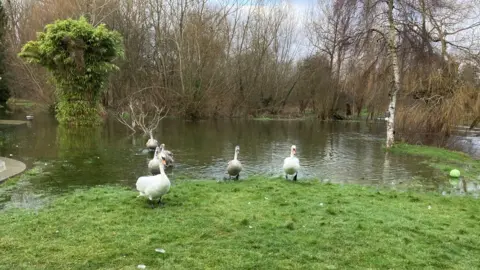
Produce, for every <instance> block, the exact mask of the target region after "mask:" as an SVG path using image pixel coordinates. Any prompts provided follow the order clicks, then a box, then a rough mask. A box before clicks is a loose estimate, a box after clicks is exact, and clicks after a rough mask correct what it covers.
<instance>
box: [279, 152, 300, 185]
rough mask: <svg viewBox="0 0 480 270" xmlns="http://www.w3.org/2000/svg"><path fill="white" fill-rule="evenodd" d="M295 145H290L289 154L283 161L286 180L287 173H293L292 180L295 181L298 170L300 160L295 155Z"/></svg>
mask: <svg viewBox="0 0 480 270" xmlns="http://www.w3.org/2000/svg"><path fill="white" fill-rule="evenodd" d="M296 155H297V147H296V146H295V145H292V147H291V149H290V156H289V157H287V158H285V160H284V161H283V171H285V178H286V179H287V180H288V175H289V174H294V176H293V181H297V174H298V170H299V169H300V161H299V160H298V158H297V157H296Z"/></svg>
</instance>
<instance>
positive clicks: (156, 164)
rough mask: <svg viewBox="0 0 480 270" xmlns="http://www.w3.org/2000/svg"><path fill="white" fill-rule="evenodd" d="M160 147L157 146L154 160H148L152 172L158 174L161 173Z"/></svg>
mask: <svg viewBox="0 0 480 270" xmlns="http://www.w3.org/2000/svg"><path fill="white" fill-rule="evenodd" d="M160 150H161V149H160V148H159V147H157V148H155V154H154V155H153V158H152V160H150V161H149V162H148V170H149V171H150V173H151V174H153V175H156V174H159V173H160V152H161V151H160Z"/></svg>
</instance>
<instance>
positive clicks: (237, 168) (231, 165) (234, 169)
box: [227, 145, 243, 180]
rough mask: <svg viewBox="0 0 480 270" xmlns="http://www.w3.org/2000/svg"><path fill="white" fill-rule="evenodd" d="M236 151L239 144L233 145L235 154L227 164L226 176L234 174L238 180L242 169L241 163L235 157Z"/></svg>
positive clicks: (236, 155) (237, 151)
mask: <svg viewBox="0 0 480 270" xmlns="http://www.w3.org/2000/svg"><path fill="white" fill-rule="evenodd" d="M238 153H240V146H238V145H237V146H235V155H234V156H233V160H230V161H229V162H228V165H227V173H228V177H229V178H230V177H232V176H235V179H236V180H238V178H239V177H240V172H241V171H242V168H243V167H242V163H241V162H240V161H239V160H238V159H237V158H238Z"/></svg>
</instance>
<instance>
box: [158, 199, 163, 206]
mask: <svg viewBox="0 0 480 270" xmlns="http://www.w3.org/2000/svg"><path fill="white" fill-rule="evenodd" d="M164 205H165V203H164V202H162V198H160V199H159V200H158V207H162V206H164Z"/></svg>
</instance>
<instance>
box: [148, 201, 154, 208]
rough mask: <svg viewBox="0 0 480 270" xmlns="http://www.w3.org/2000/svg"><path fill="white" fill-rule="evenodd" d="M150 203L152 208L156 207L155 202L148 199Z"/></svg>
mask: <svg viewBox="0 0 480 270" xmlns="http://www.w3.org/2000/svg"><path fill="white" fill-rule="evenodd" d="M148 205H150V208H152V209H153V208H155V204H154V203H153V201H152V200H150V199H148Z"/></svg>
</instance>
